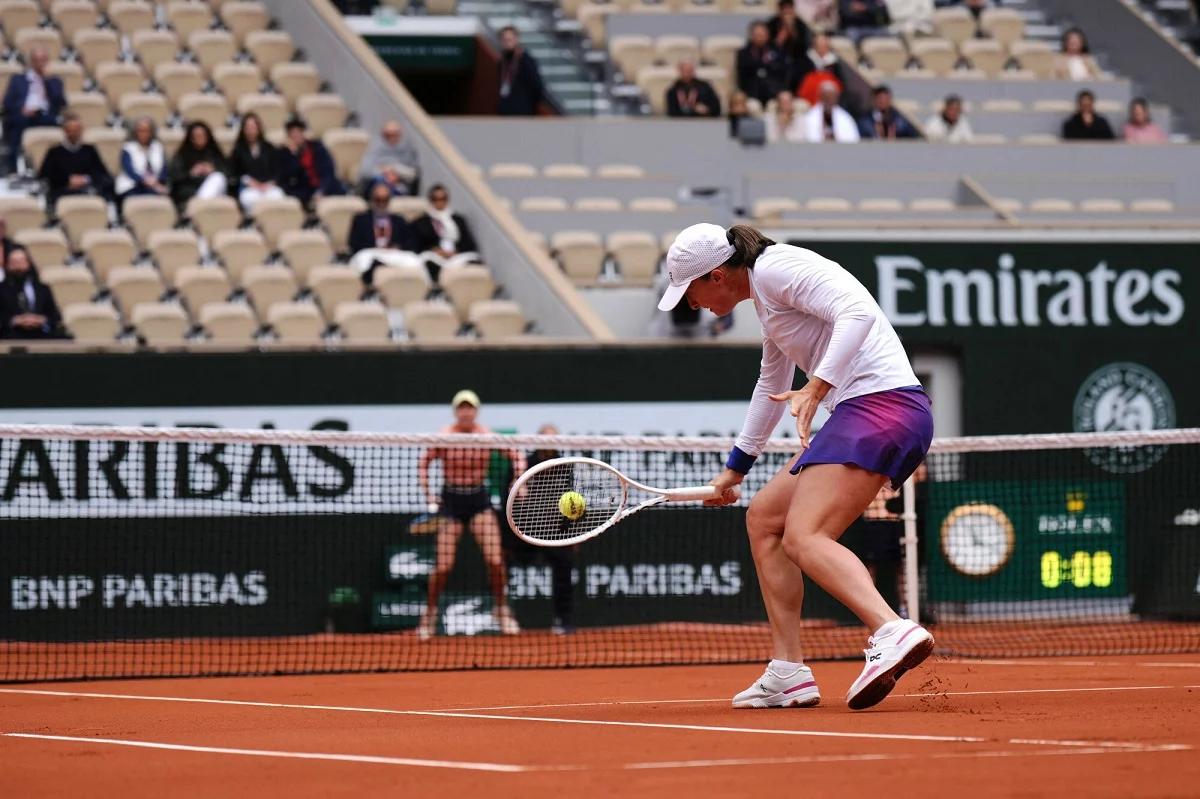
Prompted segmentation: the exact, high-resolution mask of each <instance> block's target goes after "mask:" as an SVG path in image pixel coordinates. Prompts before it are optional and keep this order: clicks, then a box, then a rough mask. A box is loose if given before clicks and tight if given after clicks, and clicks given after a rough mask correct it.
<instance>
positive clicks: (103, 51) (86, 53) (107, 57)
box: [71, 28, 121, 74]
mask: <svg viewBox="0 0 1200 799" xmlns="http://www.w3.org/2000/svg"><path fill="white" fill-rule="evenodd" d="M71 44H72V46H73V47H74V48H75V54H76V55H77V56H79V60H80V61H82V62H83V64H84V66H86V67H87V68H88V70H90V71H92V73H93V74H95V69H96V65H97V64H102V63H104V62H105V61H116V60H118V59H119V58H120V57H121V40H120V39H118V38H117V34H115V33H113V32H112V31H110V30H100V29H97V28H84V29H83V30H79V31H76V32H75V35H74V36H73V37H72V38H71Z"/></svg>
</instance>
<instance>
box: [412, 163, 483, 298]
mask: <svg viewBox="0 0 1200 799" xmlns="http://www.w3.org/2000/svg"><path fill="white" fill-rule="evenodd" d="M428 197H429V211H428V212H427V213H425V214H424V215H423V216H420V217H418V218H417V219H416V221H414V222H413V225H412V235H413V240H414V242H415V246H414V247H413V249H414V250H416V251H417V252H419V253H422V255H423V256H424V257H425V259H426V262H425V266H426V268H427V269H428V270H429V276H430V277H431V278H432V279H433V281H434V282H435V283H436V282H437V279H438V275H439V274H440V273H441V270H442V269H443V268H447V267H449V268H453V267H455V266H458V265H461V264H466V263H472V262H475V263H477V262H478V261H479V252H478V250H479V247H478V245H477V244H476V243H475V237H474V236H472V235H471V228H470V226H469V225H468V224H467V220H466V219H464V218H463V216H462V215H461V214H456V213H454V211H453V210H452V209H451V208H450V192H449V191H447V189H446V187H445V186H443V185H442V184H440V183H435V184H434V185H433V187H432V188H430V189H429V195H428Z"/></svg>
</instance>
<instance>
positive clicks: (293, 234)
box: [279, 230, 334, 283]
mask: <svg viewBox="0 0 1200 799" xmlns="http://www.w3.org/2000/svg"><path fill="white" fill-rule="evenodd" d="M279 253H280V254H281V255H282V256H283V259H284V260H285V261H287V265H288V266H290V267H291V268H292V271H293V272H295V273H296V279H297V280H299V281H300V282H301V283H303V282H304V281H305V280H306V279H307V277H308V274H309V272H311V271H312V269H313V268H314V267H318V266H322V265H324V264H328V263H330V262H332V261H333V254H334V253H333V247H332V246H331V245H330V243H329V237H328V236H327V235H326V234H325V231H323V230H285V231H284V232H283V233H281V234H280V235H279Z"/></svg>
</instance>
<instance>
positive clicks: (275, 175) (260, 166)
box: [229, 112, 283, 214]
mask: <svg viewBox="0 0 1200 799" xmlns="http://www.w3.org/2000/svg"><path fill="white" fill-rule="evenodd" d="M229 172H230V175H231V177H232V178H233V190H234V191H236V192H237V198H238V202H240V203H241V204H242V209H243V210H244V211H245V212H246V213H247V214H249V213H251V212H253V211H254V204H255V203H257V202H258V201H259V200H262V199H271V200H275V199H279V198H280V197H283V189H281V188H279V184H278V183H276V181H277V180H278V179H279V149H278V148H277V147H275V145H273V144H271V143H270V142H269V141H267V140H266V139H265V138H263V127H262V119H261V118H259V116H258V114H255V113H253V112H251V113H249V114H246V115H245V116H244V117H242V127H241V130H239V131H238V137H237V141H236V142H234V145H233V153H232V154H231V155H230V157H229Z"/></svg>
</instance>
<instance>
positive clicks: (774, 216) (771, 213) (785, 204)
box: [750, 197, 800, 220]
mask: <svg viewBox="0 0 1200 799" xmlns="http://www.w3.org/2000/svg"><path fill="white" fill-rule="evenodd" d="M799 210H800V202H799V201H798V200H793V199H792V198H791V197H763V198H762V199H759V200H755V201H754V204H753V205H752V206H751V210H750V215H751V216H752V217H754V218H755V219H759V220H763V219H765V220H778V219H779V217H781V216H783V215H784V214H786V213H790V212H793V211H799Z"/></svg>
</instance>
